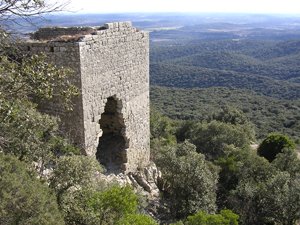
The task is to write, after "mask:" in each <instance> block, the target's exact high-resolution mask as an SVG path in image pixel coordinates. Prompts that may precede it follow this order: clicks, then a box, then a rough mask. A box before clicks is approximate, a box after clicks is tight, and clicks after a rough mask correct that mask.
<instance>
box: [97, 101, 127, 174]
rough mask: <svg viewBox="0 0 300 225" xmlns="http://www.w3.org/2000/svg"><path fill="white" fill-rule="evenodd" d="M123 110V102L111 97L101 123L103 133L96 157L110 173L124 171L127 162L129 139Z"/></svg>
mask: <svg viewBox="0 0 300 225" xmlns="http://www.w3.org/2000/svg"><path fill="white" fill-rule="evenodd" d="M121 108H122V104H121V101H119V100H118V99H116V98H115V97H109V98H108V99H107V103H106V105H105V109H104V113H102V114H101V119H100V121H99V123H100V128H101V129H102V131H103V133H102V136H101V137H100V138H99V145H98V148H97V153H96V157H97V159H98V161H99V162H100V163H101V164H102V165H104V166H105V167H106V169H107V171H108V172H120V171H122V170H124V164H125V163H126V162H127V155H126V148H128V139H127V138H126V137H125V124H124V118H123V115H122V114H121Z"/></svg>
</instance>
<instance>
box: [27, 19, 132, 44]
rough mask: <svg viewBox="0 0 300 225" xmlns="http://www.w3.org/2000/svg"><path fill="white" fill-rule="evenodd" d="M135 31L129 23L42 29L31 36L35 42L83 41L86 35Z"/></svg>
mask: <svg viewBox="0 0 300 225" xmlns="http://www.w3.org/2000/svg"><path fill="white" fill-rule="evenodd" d="M126 30H136V28H134V27H132V24H131V22H129V21H126V22H113V23H106V24H104V25H103V26H96V27H44V28H40V29H39V30H38V31H36V32H35V33H33V34H32V35H31V40H36V41H83V38H84V36H86V35H102V34H105V33H108V32H114V31H126Z"/></svg>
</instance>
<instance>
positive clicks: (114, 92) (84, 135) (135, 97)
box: [27, 22, 150, 172]
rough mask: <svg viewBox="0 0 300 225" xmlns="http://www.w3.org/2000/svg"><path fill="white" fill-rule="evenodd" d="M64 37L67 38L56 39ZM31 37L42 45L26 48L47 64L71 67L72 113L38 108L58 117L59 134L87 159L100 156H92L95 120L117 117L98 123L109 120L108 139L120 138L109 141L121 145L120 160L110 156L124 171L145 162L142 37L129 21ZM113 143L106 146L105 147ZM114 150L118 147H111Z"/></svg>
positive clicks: (145, 52)
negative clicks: (75, 93) (75, 90)
mask: <svg viewBox="0 0 300 225" xmlns="http://www.w3.org/2000/svg"><path fill="white" fill-rule="evenodd" d="M76 30H77V31H76ZM83 30H84V33H82V31H83ZM70 31H71V32H70ZM49 32H50V33H51V34H49ZM66 34H68V35H70V37H69V38H67V39H66V38H64V39H59V37H60V36H62V35H66ZM72 34H74V35H75V36H76V37H74V36H72ZM33 37H36V38H37V37H39V38H38V39H41V40H48V41H41V40H38V41H35V42H34V43H27V48H28V49H27V50H28V51H31V52H45V53H46V54H47V56H48V58H49V60H50V61H51V62H53V63H55V64H56V65H58V66H64V67H70V68H71V69H73V70H74V71H75V77H74V80H73V82H74V84H76V85H77V86H78V87H79V89H80V92H81V95H80V97H78V99H77V100H76V101H75V108H74V111H73V112H72V113H65V112H64V111H63V110H62V109H57V107H55V106H54V105H52V106H51V105H47V106H43V107H44V110H45V111H47V112H51V114H54V115H60V116H61V118H62V123H63V124H64V127H65V132H68V133H69V134H70V135H71V138H72V139H73V140H75V141H77V144H78V145H79V146H81V147H82V149H83V150H84V152H85V154H87V155H89V156H92V157H96V155H97V157H101V154H102V153H101V154H97V153H99V151H98V150H99V138H100V137H101V136H102V135H103V131H102V130H101V128H100V121H101V116H103V118H102V121H104V120H105V117H110V116H112V117H113V116H114V114H116V115H117V117H115V118H112V119H109V120H105V121H106V122H102V123H104V124H102V126H103V127H107V126H108V124H107V123H108V122H109V121H114V123H116V124H119V125H117V126H115V128H114V129H120V130H118V131H117V132H111V133H112V134H111V136H112V138H113V137H114V136H117V135H119V134H120V135H121V137H119V136H118V137H116V138H115V139H114V141H118V140H119V139H120V140H122V141H121V142H125V143H124V144H122V143H120V145H121V144H122V145H123V146H122V151H121V152H120V155H121V156H120V155H115V156H113V157H116V158H120V157H121V159H122V165H120V168H121V170H123V171H125V172H131V171H135V170H136V169H137V167H139V166H141V167H142V166H145V165H147V164H148V163H149V158H150V130H149V35H148V33H146V32H142V31H138V30H137V29H136V28H134V27H132V25H131V23H130V22H118V23H108V24H105V25H104V26H103V27H98V28H91V29H86V28H85V29H81V28H78V29H76V28H61V29H58V28H55V29H53V28H45V29H42V30H40V31H38V32H37V33H36V34H35V35H33ZM57 38H58V39H57ZM109 98H113V99H114V100H115V101H116V102H117V107H116V111H117V112H116V113H112V114H111V115H110V112H106V113H104V111H105V105H106V103H107V101H108V99H109ZM108 111H109V110H108ZM120 124H121V125H120ZM112 126H114V125H112ZM104 142H105V141H103V143H104ZM113 144H114V143H110V144H109V145H106V146H109V147H108V148H110V147H111V146H112V145H113ZM101 146H104V144H102V145H101ZM118 147H119V146H118V144H117V145H115V146H114V148H118ZM97 151H98V152H97ZM108 151H110V150H109V149H108ZM103 154H104V153H103ZM109 157H110V156H109ZM110 160H114V158H110Z"/></svg>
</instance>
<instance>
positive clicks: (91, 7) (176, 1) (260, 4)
mask: <svg viewBox="0 0 300 225" xmlns="http://www.w3.org/2000/svg"><path fill="white" fill-rule="evenodd" d="M69 8H70V9H71V10H75V11H79V12H107V13H111V12H172V11H175V12H249V13H296V14H300V1H299V0H285V1H283V0H71V4H70V6H69Z"/></svg>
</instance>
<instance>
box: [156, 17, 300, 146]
mask: <svg viewBox="0 0 300 225" xmlns="http://www.w3.org/2000/svg"><path fill="white" fill-rule="evenodd" d="M283 23H284V24H283ZM151 35H152V36H151V37H152V42H151V52H150V53H151V54H150V56H151V57H150V59H151V61H150V62H151V65H150V75H151V84H152V86H153V87H152V91H151V100H152V104H153V106H154V107H156V108H158V109H159V110H160V111H161V112H163V113H164V114H166V115H168V116H170V117H171V118H174V119H184V120H186V119H188V120H190V119H192V120H193V119H197V120H198V119H200V120H205V119H207V118H209V117H210V116H211V114H213V113H214V112H217V111H218V110H219V109H220V107H224V106H225V105H229V106H232V107H234V108H237V109H240V110H242V111H243V112H244V113H246V115H247V116H248V117H249V119H250V120H251V121H252V123H254V124H255V126H256V132H257V138H262V137H265V136H266V135H267V134H268V133H270V132H283V133H286V134H289V135H291V136H293V137H294V138H295V140H297V139H299V134H300V133H299V124H298V120H299V116H300V109H299V99H300V83H299V81H300V64H299V60H300V29H299V27H297V26H293V25H289V23H287V22H283V21H280V20H279V22H278V24H274V23H270V22H269V23H265V22H258V23H251V21H248V23H243V24H241V23H240V24H235V23H232V22H231V23H225V22H224V23H203V24H201V22H199V25H193V26H185V27H182V28H180V29H176V30H172V31H156V32H153V33H151ZM159 86H160V87H159Z"/></svg>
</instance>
